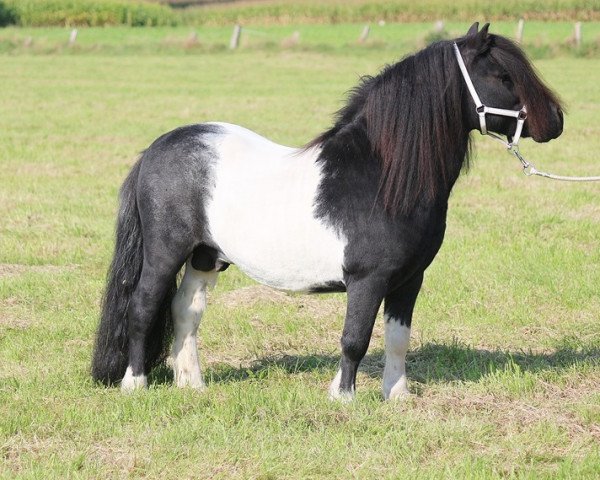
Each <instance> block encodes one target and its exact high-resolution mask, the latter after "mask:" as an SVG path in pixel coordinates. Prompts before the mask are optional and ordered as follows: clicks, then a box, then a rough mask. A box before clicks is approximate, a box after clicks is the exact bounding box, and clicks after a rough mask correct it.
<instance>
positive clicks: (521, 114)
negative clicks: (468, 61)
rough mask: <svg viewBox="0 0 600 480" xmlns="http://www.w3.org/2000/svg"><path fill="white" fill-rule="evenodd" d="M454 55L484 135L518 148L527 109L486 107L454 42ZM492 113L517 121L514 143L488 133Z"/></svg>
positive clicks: (509, 146)
mask: <svg viewBox="0 0 600 480" xmlns="http://www.w3.org/2000/svg"><path fill="white" fill-rule="evenodd" d="M454 53H455V54H456V59H457V60H458V66H459V67H460V71H461V72H462V76H463V78H464V79H465V83H466V84H467V88H468V89H469V93H470V94H471V97H472V98H473V102H475V109H476V110H477V115H478V116H479V126H480V128H481V134H482V135H489V136H491V137H494V138H496V139H498V140H500V141H501V142H503V143H504V144H505V145H506V146H507V147H508V148H511V147H513V146H514V147H516V146H517V145H518V143H519V139H520V138H521V133H522V131H523V124H524V123H525V119H526V118H527V109H526V108H525V106H524V105H523V107H522V108H521V110H506V109H504V108H494V107H486V106H485V105H484V104H483V102H482V101H481V99H480V98H479V95H477V91H476V90H475V85H473V81H472V80H471V77H470V76H469V72H468V71H467V66H466V65H465V62H464V60H463V58H462V55H461V53H460V50H459V49H458V45H457V44H456V42H454ZM486 113H490V114H492V115H501V116H504V117H512V118H516V119H517V128H516V130H515V134H514V135H513V138H512V141H511V142H510V143H507V142H505V141H504V140H503V139H502V138H501V137H500V136H498V135H496V134H495V133H494V132H488V129H487V125H486V123H485V114H486Z"/></svg>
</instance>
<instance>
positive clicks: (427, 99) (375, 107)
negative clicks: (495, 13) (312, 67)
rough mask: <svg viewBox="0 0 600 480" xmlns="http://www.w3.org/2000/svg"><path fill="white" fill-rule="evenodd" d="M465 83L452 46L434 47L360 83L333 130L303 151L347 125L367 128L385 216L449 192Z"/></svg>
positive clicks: (461, 138)
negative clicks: (386, 213) (378, 165)
mask: <svg viewBox="0 0 600 480" xmlns="http://www.w3.org/2000/svg"><path fill="white" fill-rule="evenodd" d="M463 95H464V86H463V80H462V77H461V74H460V71H459V67H458V64H457V62H456V58H455V57H454V53H453V50H452V43H451V42H438V43H435V44H432V45H430V46H429V47H427V48H426V49H424V50H422V51H420V52H418V53H416V54H414V55H411V56H408V57H406V58H404V59H403V60H402V61H400V62H398V63H396V64H394V65H388V66H387V67H385V68H384V70H383V71H382V72H381V73H380V74H379V75H377V76H375V77H370V76H367V77H363V78H362V79H361V82H360V84H359V85H358V86H357V87H355V88H354V89H353V90H352V91H351V92H350V95H349V98H348V103H347V104H346V106H344V107H343V108H342V109H341V110H340V111H338V112H337V114H336V119H335V125H334V126H333V127H332V128H331V129H329V130H327V131H325V132H324V133H322V134H321V135H319V136H318V137H317V138H315V139H314V140H313V141H312V142H310V143H309V144H308V145H307V147H308V148H310V147H314V146H318V145H324V144H325V143H326V142H327V141H328V140H330V139H332V138H333V137H334V136H335V135H336V134H337V133H338V132H340V131H341V130H343V129H346V128H348V127H349V126H353V127H354V128H362V129H364V130H365V133H366V136H367V138H368V140H369V142H370V145H371V149H372V153H373V154H374V155H375V157H376V158H377V159H378V160H379V161H380V165H381V174H380V185H379V196H380V198H381V200H382V201H383V206H384V208H385V209H386V210H388V211H390V212H391V213H402V214H407V213H409V212H410V211H411V210H412V208H413V207H414V205H415V203H416V202H417V201H419V199H424V200H429V201H432V200H435V199H436V198H437V197H438V195H439V194H447V193H448V192H449V189H450V188H451V187H452V184H453V183H454V181H455V180H456V176H457V174H458V172H459V171H460V168H461V166H462V165H463V164H465V162H467V163H468V152H469V148H468V140H467V141H465V138H468V131H467V130H466V127H465V125H464V120H463V112H462V109H463V107H462V105H463Z"/></svg>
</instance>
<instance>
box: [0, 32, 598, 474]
mask: <svg viewBox="0 0 600 480" xmlns="http://www.w3.org/2000/svg"><path fill="white" fill-rule="evenodd" d="M105 32H106V35H107V37H109V36H110V35H111V32H112V30H110V29H107V30H105ZM356 51H357V52H359V53H357V54H356V55H353V54H352V53H351V52H350V53H349V52H337V53H336V52H335V51H329V52H327V53H319V52H317V51H307V52H304V51H295V50H279V49H273V50H252V49H248V50H241V51H238V52H213V53H206V54H202V55H187V56H172V55H165V54H148V55H143V56H140V55H133V54H131V55H127V54H123V55H119V56H104V55H99V54H98V55H93V54H86V55H47V56H31V55H17V56H3V57H2V65H3V68H2V69H1V70H0V85H2V89H1V90H0V98H1V105H2V107H1V111H2V114H1V115H0V131H1V132H2V135H1V136H0V162H1V163H0V165H1V175H0V218H1V219H2V220H0V475H2V476H3V477H4V478H68V477H71V478H123V477H133V478H164V479H171V478H173V479H174V478H265V479H266V478H294V479H296V478H379V477H383V478H408V477H411V478H432V477H433V478H440V477H446V478H491V477H499V476H506V477H515V478H596V477H597V476H598V475H599V474H600V448H599V444H600V361H599V360H600V323H599V320H600V297H599V293H600V186H599V185H598V184H564V183H555V182H551V181H549V180H545V179H538V178H526V177H524V176H522V175H521V173H520V169H519V165H518V164H517V162H516V161H515V160H514V159H513V158H511V157H510V156H508V155H507V154H506V153H505V152H503V151H502V148H501V147H499V146H498V145H497V144H496V142H493V141H492V140H490V139H483V138H479V137H478V138H476V142H475V144H476V151H477V153H476V156H475V159H474V162H473V166H472V168H471V171H470V173H469V174H468V175H467V176H464V177H462V178H461V180H460V181H459V182H458V184H457V186H456V187H455V191H454V193H453V196H452V198H451V202H450V203H451V204H450V212H449V218H448V230H447V235H446V241H445V243H444V246H443V247H442V250H441V252H440V254H439V255H438V257H437V258H436V260H435V261H434V263H433V265H432V266H431V268H430V269H429V270H428V271H427V274H426V280H425V284H424V287H423V290H422V292H421V296H420V298H419V301H418V303H417V308H416V312H415V318H414V328H413V340H412V346H411V351H410V353H409V357H408V374H409V378H410V382H411V383H410V388H411V390H412V392H413V393H414V396H413V398H411V399H409V400H407V401H405V402H400V403H387V402H384V401H383V400H382V398H381V394H380V383H381V373H382V368H383V359H382V353H383V350H382V347H383V337H382V330H383V329H382V320H381V318H380V319H378V322H377V324H376V328H375V332H374V336H373V339H372V342H371V348H370V351H369V354H368V355H367V358H366V359H365V362H364V365H363V367H362V369H361V371H360V373H359V378H358V395H357V399H356V401H355V402H354V403H353V404H350V405H342V404H338V403H331V402H329V401H328V400H327V393H326V389H327V385H328V383H329V381H330V380H331V378H332V377H333V375H334V374H335V371H336V369H337V362H338V355H339V347H338V343H339V335H340V332H341V328H342V323H343V314H344V296H343V295H329V296H304V295H288V294H282V293H275V292H272V291H270V290H268V289H264V288H262V287H258V286H257V285H256V284H254V283H253V282H252V281H251V280H249V279H248V278H247V277H245V276H243V275H242V274H241V273H240V272H239V271H237V270H236V269H235V268H231V269H229V270H227V272H225V273H224V274H222V275H221V276H220V279H219V284H218V286H217V288H216V289H215V290H214V291H213V292H211V295H210V301H209V309H208V311H207V314H206V316H205V318H204V319H203V322H202V327H201V335H200V337H201V338H200V346H201V355H202V362H203V367H204V372H205V375H206V379H207V381H208V388H207V390H206V391H205V392H203V393H201V394H198V393H195V392H192V391H187V390H178V389H176V388H174V387H172V386H171V384H170V380H171V374H170V372H169V370H168V369H167V368H162V369H159V370H158V371H156V372H155V373H154V375H153V376H152V378H151V386H150V389H149V390H148V391H145V392H139V393H136V394H134V395H130V396H123V395H121V393H120V392H119V391H118V389H116V388H110V389H106V388H103V387H99V386H97V385H94V384H93V383H92V382H91V380H90V377H89V374H88V371H89V362H90V355H91V349H92V344H93V337H94V331H95V328H96V324H97V321H98V308H99V302H100V298H101V295H102V289H103V284H104V277H105V274H106V269H107V266H108V264H109V262H110V258H111V254H112V248H113V229H114V220H115V218H114V217H115V212H116V207H117V204H116V197H117V191H118V188H119V185H120V183H121V181H122V180H123V178H124V176H125V175H126V173H127V171H128V169H129V167H130V166H131V165H132V163H133V162H134V161H135V158H136V156H137V153H138V152H139V151H141V150H143V149H144V148H146V147H147V146H148V145H149V143H150V142H152V140H153V139H154V138H156V137H157V136H158V135H160V134H162V133H164V132H165V131H167V130H169V129H172V128H175V127H177V126H180V125H182V124H187V123H194V122H200V121H204V120H223V121H229V122H233V123H238V124H241V125H245V126H247V127H249V128H252V129H254V130H256V131H258V132H259V133H262V134H264V135H266V136H268V137H270V138H272V139H273V140H275V141H278V142H281V143H285V144H290V145H301V144H303V143H305V142H306V141H307V140H309V139H310V138H312V137H313V136H314V135H316V134H317V133H319V132H320V131H321V130H322V129H324V128H326V127H327V126H328V125H329V124H330V121H331V114H332V112H333V111H335V110H336V109H337V108H339V107H340V106H341V104H342V101H343V92H345V91H346V90H348V89H349V88H350V87H352V86H353V85H354V84H355V83H356V82H357V79H358V76H359V75H361V74H373V73H376V72H377V71H378V69H379V68H380V67H381V66H382V65H383V64H384V63H386V62H392V61H395V60H397V58H398V57H397V55H396V54H395V53H394V52H390V51H389V50H385V51H379V50H377V49H371V50H369V51H365V50H356ZM536 65H537V67H538V68H539V70H540V71H541V72H542V74H543V76H544V77H545V78H546V80H547V81H548V82H549V83H550V84H551V85H552V86H553V87H554V88H555V89H556V90H557V91H558V92H559V93H560V95H561V96H562V97H563V98H564V100H565V102H566V104H567V106H568V109H569V113H568V116H567V118H566V126H565V133H564V134H563V136H562V137H561V138H560V139H559V140H557V141H553V142H551V143H550V144H547V145H537V144H535V143H534V142H533V141H531V140H526V141H523V143H522V151H523V153H524V154H525V155H526V156H527V157H528V158H529V159H530V160H531V161H533V162H534V163H535V164H536V166H537V167H538V168H540V169H547V170H551V171H555V172H557V173H563V174H575V175H598V174H599V172H600V161H599V159H598V152H599V151H600V125H599V124H598V118H599V116H600V85H599V84H598V82H597V78H598V77H599V76H600V60H599V59H574V58H561V59H556V60H540V61H538V62H536Z"/></svg>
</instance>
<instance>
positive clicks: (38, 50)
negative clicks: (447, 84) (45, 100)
mask: <svg viewBox="0 0 600 480" xmlns="http://www.w3.org/2000/svg"><path fill="white" fill-rule="evenodd" d="M484 18H485V17H483V16H482V17H479V16H477V17H474V20H480V21H483V20H484ZM471 23H472V21H451V22H446V23H445V24H444V31H443V32H442V33H441V34H438V33H435V32H434V24H433V23H432V22H417V23H409V24H406V23H386V24H384V25H378V24H373V25H371V30H370V34H369V37H368V40H367V42H365V43H364V44H362V45H359V44H358V38H359V36H360V34H361V32H362V30H363V27H364V25H360V24H351V23H344V24H336V25H263V24H256V23H245V24H244V27H243V31H242V36H241V45H240V48H242V49H244V50H263V51H268V50H270V51H279V50H281V49H282V48H284V49H286V50H296V51H305V52H306V51H308V52H315V53H328V52H330V53H333V54H343V53H346V54H349V55H352V56H353V57H355V56H357V55H367V56H372V55H373V54H374V51H386V53H385V58H395V57H397V56H398V55H403V54H406V53H408V52H411V51H414V50H416V49H420V48H423V47H424V46H425V45H426V44H427V43H429V41H431V40H434V39H436V38H437V37H440V36H441V37H447V38H450V37H457V36H460V35H464V33H466V31H467V30H468V28H469V26H470V25H471ZM516 28H517V23H516V21H514V22H513V21H493V22H492V30H493V31H494V32H496V33H499V34H502V35H505V36H508V37H513V36H514V35H515V32H516ZM109 30H110V34H107V32H106V28H103V27H97V28H82V29H79V31H78V35H77V41H76V43H75V45H73V46H68V39H69V35H70V33H71V30H70V29H62V28H17V27H8V28H4V29H0V53H6V54H22V53H31V54H58V53H64V54H83V53H93V54H106V55H132V54H144V55H156V54H157V53H162V54H167V53H168V54H170V55H195V54H199V53H218V52H222V51H224V50H226V49H227V47H228V45H229V39H230V37H231V33H232V25H226V26H216V27H206V26H201V27H154V28H129V27H112V28H110V29H109ZM294 32H298V34H299V41H298V42H297V43H296V42H294V41H292V40H291V39H292V36H293V34H294ZM573 32H574V27H573V24H572V23H571V22H551V23H550V22H542V21H533V20H532V21H527V22H526V23H525V30H524V37H523V38H524V40H523V42H524V46H525V47H526V48H527V50H528V51H529V53H530V55H532V57H533V58H549V57H555V56H577V57H592V58H594V57H598V56H599V55H600V23H599V22H584V23H583V25H582V36H583V40H582V45H580V46H579V47H577V46H575V45H574V42H573V34H574V33H573ZM194 34H195V35H196V36H195V37H194V36H193V35H194Z"/></svg>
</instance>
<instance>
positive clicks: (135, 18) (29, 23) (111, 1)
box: [0, 0, 179, 27]
mask: <svg viewBox="0 0 600 480" xmlns="http://www.w3.org/2000/svg"><path fill="white" fill-rule="evenodd" d="M3 10H4V11H5V12H7V14H6V16H7V18H9V20H12V21H9V22H6V23H5V24H8V23H14V24H17V25H21V26H24V27H38V26H52V25H56V26H103V25H132V26H156V25H176V24H178V23H179V21H178V20H179V17H178V16H177V15H176V14H175V12H173V11H172V10H171V8H169V7H167V6H164V5H159V4H156V3H146V2H142V1H136V0H3V1H0V21H1V19H2V11H3ZM0 24H1V23H0Z"/></svg>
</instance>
